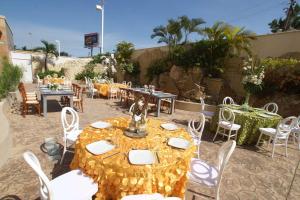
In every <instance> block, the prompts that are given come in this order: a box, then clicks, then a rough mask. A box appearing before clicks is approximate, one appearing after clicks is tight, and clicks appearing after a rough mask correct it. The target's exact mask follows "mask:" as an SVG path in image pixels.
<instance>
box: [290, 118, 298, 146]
mask: <svg viewBox="0 0 300 200" xmlns="http://www.w3.org/2000/svg"><path fill="white" fill-rule="evenodd" d="M291 135H292V137H293V140H294V144H295V142H296V140H297V143H298V148H299V150H300V115H299V116H298V118H297V119H296V120H295V123H294V127H293V128H292V130H291Z"/></svg>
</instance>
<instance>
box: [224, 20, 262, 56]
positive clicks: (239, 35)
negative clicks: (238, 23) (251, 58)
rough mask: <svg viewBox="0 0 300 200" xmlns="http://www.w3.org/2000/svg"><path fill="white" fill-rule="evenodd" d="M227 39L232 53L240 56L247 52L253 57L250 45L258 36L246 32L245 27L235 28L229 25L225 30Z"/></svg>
mask: <svg viewBox="0 0 300 200" xmlns="http://www.w3.org/2000/svg"><path fill="white" fill-rule="evenodd" d="M224 33H225V39H226V40H227V41H228V44H229V48H230V49H231V51H230V52H231V53H233V54H235V53H237V54H238V55H239V54H240V53H241V52H242V51H245V52H246V53H247V54H248V55H251V50H250V45H251V40H255V39H256V36H255V34H254V33H253V32H251V31H249V30H246V29H245V28H244V27H234V26H230V25H228V26H227V27H226V28H225V30H224Z"/></svg>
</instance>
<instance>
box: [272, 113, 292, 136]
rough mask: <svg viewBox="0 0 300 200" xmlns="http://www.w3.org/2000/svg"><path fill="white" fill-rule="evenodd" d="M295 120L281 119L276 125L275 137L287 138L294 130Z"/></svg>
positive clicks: (290, 118) (289, 118)
mask: <svg viewBox="0 0 300 200" xmlns="http://www.w3.org/2000/svg"><path fill="white" fill-rule="evenodd" d="M296 120H297V117H294V116H291V117H287V118H284V119H282V120H281V121H280V122H279V123H278V125H277V128H276V135H275V137H277V138H287V137H288V136H289V134H290V133H291V130H292V129H293V128H294V126H295V121H296Z"/></svg>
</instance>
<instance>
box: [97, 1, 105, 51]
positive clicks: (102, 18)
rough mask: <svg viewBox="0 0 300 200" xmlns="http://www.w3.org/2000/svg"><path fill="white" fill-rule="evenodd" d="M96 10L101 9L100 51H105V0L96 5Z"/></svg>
mask: <svg viewBox="0 0 300 200" xmlns="http://www.w3.org/2000/svg"><path fill="white" fill-rule="evenodd" d="M96 10H98V11H101V49H100V51H101V52H100V53H103V52H104V48H103V46H104V45H103V32H104V0H102V1H101V2H100V4H97V5H96Z"/></svg>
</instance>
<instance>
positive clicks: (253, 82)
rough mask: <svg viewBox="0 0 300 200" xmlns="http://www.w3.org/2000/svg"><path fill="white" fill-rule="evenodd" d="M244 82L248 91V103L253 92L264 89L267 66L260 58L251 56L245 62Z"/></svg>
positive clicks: (246, 99) (246, 101)
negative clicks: (262, 63)
mask: <svg viewBox="0 0 300 200" xmlns="http://www.w3.org/2000/svg"><path fill="white" fill-rule="evenodd" d="M243 75H244V77H243V79H242V84H243V86H244V89H245V91H246V97H245V103H244V104H247V105H248V102H249V98H250V95H251V94H254V93H257V92H258V91H260V90H262V84H263V79H264V77H265V67H264V66H263V65H261V63H260V60H259V59H258V58H249V59H248V60H246V61H245V62H244V67H243Z"/></svg>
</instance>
